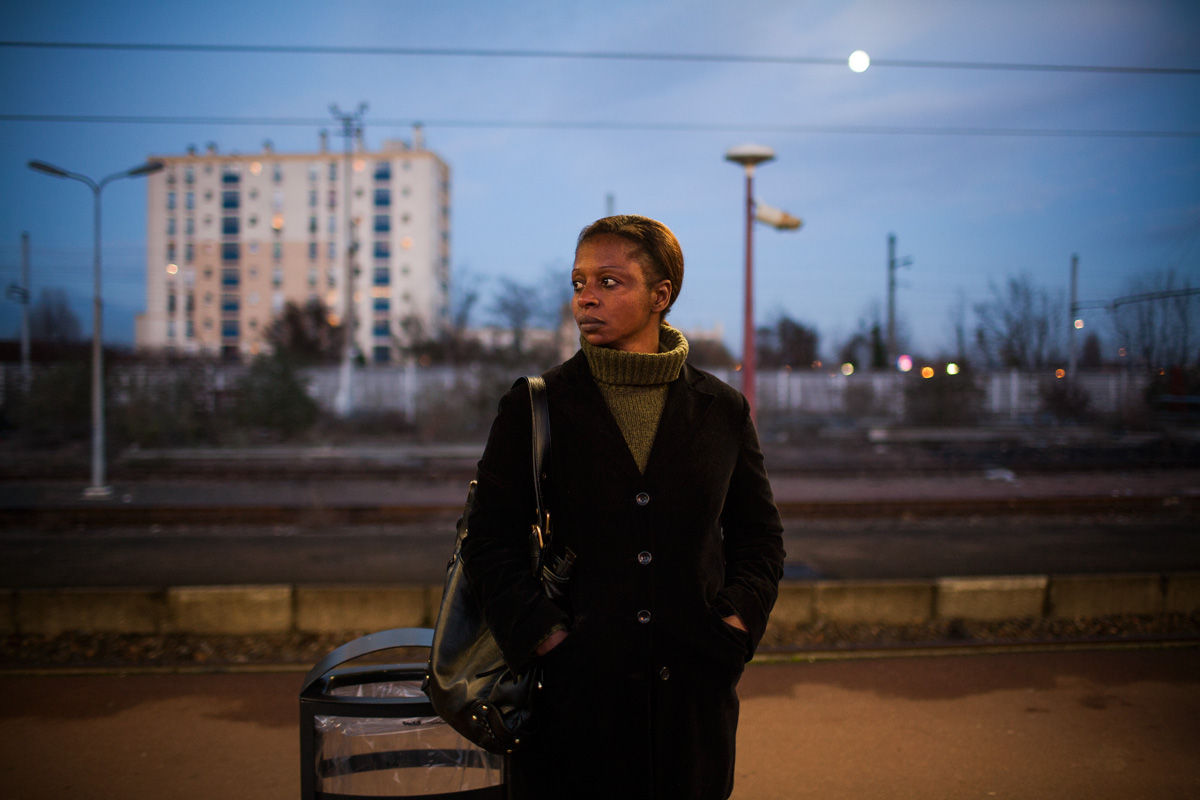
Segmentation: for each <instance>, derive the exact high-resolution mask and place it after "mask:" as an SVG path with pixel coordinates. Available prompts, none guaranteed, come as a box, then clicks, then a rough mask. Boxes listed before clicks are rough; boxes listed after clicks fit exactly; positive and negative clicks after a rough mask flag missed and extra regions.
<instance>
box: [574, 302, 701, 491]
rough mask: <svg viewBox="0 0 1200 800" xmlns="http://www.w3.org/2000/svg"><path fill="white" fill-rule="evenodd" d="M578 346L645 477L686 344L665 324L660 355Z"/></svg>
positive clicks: (662, 329) (583, 344)
mask: <svg viewBox="0 0 1200 800" xmlns="http://www.w3.org/2000/svg"><path fill="white" fill-rule="evenodd" d="M579 344H580V346H581V347H582V348H583V354H584V356H586V357H587V361H588V366H589V367H590V368H591V370H592V377H593V378H594V379H595V380H596V385H597V386H598V387H600V394H602V395H604V401H605V402H606V403H607V404H608V410H609V411H611V412H612V415H613V417H614V418H615V419H616V421H617V425H618V426H619V427H620V428H621V433H622V434H623V435H624V436H625V443H626V444H627V445H628V446H629V452H630V453H632V454H633V460H634V461H635V462H637V467H638V470H639V471H640V472H645V471H646V463H647V462H648V461H649V460H650V449H651V448H652V447H653V446H654V436H655V434H657V433H658V421H659V418H660V417H662V412H663V407H664V406H665V405H666V403H667V387H668V386H669V385H670V384H671V382H672V381H673V380H675V379H676V378H678V377H679V371H680V370H681V369H683V362H684V361H686V360H687V354H688V343H687V339H685V338H684V337H683V334H682V333H680V332H679V331H677V330H676V329H675V328H672V327H671V326H670V325H668V324H666V323H665V322H664V323H663V324H662V327H661V328H660V329H659V332H658V352H657V353H628V352H625V351H623V350H612V349H610V348H607V347H596V346H595V345H592V344H588V342H587V340H586V339H584V338H583V337H582V336H581V337H580V338H579Z"/></svg>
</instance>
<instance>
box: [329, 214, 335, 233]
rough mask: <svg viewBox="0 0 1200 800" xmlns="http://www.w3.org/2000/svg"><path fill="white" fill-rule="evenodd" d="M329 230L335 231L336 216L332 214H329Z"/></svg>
mask: <svg viewBox="0 0 1200 800" xmlns="http://www.w3.org/2000/svg"><path fill="white" fill-rule="evenodd" d="M329 232H330V233H331V234H332V233H337V217H336V216H334V215H333V214H330V215H329Z"/></svg>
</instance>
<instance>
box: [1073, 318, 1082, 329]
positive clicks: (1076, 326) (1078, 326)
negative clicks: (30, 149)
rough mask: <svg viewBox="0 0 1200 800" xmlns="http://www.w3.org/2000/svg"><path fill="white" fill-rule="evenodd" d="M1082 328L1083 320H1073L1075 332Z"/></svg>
mask: <svg viewBox="0 0 1200 800" xmlns="http://www.w3.org/2000/svg"><path fill="white" fill-rule="evenodd" d="M1082 327H1083V320H1081V319H1077V320H1075V330H1079V329H1080V328H1082Z"/></svg>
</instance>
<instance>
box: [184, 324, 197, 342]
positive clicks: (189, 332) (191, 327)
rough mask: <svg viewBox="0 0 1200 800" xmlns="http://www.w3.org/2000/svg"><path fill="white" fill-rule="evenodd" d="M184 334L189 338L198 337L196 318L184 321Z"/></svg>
mask: <svg viewBox="0 0 1200 800" xmlns="http://www.w3.org/2000/svg"><path fill="white" fill-rule="evenodd" d="M183 335H184V336H185V337H187V338H188V339H195V338H196V322H195V320H191V319H189V320H185V321H184V323H183Z"/></svg>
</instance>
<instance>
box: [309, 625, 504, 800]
mask: <svg viewBox="0 0 1200 800" xmlns="http://www.w3.org/2000/svg"><path fill="white" fill-rule="evenodd" d="M432 643H433V631H432V630H430V629H428V628H395V629H393V630H388V631H381V632H380V633H372V634H369V635H367V636H363V637H361V638H358V639H355V640H354V641H352V642H348V643H346V644H344V645H342V646H341V647H339V648H337V649H336V650H334V651H333V652H331V653H330V654H329V655H327V656H326V657H325V658H324V659H322V660H321V662H320V663H319V664H317V665H316V666H315V667H313V669H312V670H311V671H310V672H309V673H308V675H306V676H305V678H304V686H303V688H302V689H301V690H300V792H301V798H303V800H359V799H360V798H362V799H363V800H365V798H386V797H405V798H447V799H449V798H456V799H457V800H503V798H504V796H505V785H504V758H503V756H498V755H495V754H492V753H489V752H487V751H486V750H484V749H483V748H481V747H477V746H476V745H474V744H472V743H471V742H469V741H467V740H466V739H464V738H463V737H462V736H460V735H459V734H458V732H457V731H455V730H454V729H453V728H451V727H450V726H449V725H447V724H446V722H445V721H444V720H443V719H442V718H441V717H439V716H438V715H437V712H435V711H434V710H433V706H432V705H431V704H430V702H429V698H428V697H426V696H425V692H424V691H422V689H421V683H422V681H423V680H424V677H425V666H426V665H425V663H424V662H422V663H412V664H384V665H368V666H343V665H344V664H345V663H346V662H348V661H352V660H354V659H357V658H361V657H362V656H365V655H368V654H370V653H376V652H379V651H383V650H389V649H392V648H398V647H426V648H427V647H429V646H430V645H431V644H432Z"/></svg>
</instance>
